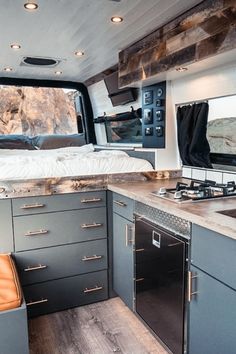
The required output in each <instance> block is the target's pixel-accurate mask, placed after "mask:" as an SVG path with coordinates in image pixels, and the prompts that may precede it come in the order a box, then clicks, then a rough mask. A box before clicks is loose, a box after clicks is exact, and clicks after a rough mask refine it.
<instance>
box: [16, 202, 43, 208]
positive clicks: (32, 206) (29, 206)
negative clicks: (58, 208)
mask: <svg viewBox="0 0 236 354" xmlns="http://www.w3.org/2000/svg"><path fill="white" fill-rule="evenodd" d="M43 207H45V204H38V203H36V204H24V205H22V206H21V207H20V208H21V209H34V208H43Z"/></svg>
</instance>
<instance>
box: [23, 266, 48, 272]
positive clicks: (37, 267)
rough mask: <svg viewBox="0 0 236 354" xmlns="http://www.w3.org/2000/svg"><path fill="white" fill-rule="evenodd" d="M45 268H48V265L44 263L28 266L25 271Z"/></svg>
mask: <svg viewBox="0 0 236 354" xmlns="http://www.w3.org/2000/svg"><path fill="white" fill-rule="evenodd" d="M45 268H47V266H46V265H43V264H39V265H38V266H34V267H31V266H28V267H27V268H25V269H24V272H32V271H33V270H40V269H45Z"/></svg>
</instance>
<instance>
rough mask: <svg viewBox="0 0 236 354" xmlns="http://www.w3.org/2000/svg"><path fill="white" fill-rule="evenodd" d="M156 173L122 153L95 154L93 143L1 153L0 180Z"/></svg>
mask: <svg viewBox="0 0 236 354" xmlns="http://www.w3.org/2000/svg"><path fill="white" fill-rule="evenodd" d="M151 170H153V167H152V165H151V164H150V163H149V162H148V161H146V160H143V159H138V158H134V157H130V156H129V155H128V154H127V153H126V152H123V151H119V150H101V151H99V152H95V151H94V147H93V145H92V144H87V145H84V146H82V147H66V148H60V149H53V150H6V149H3V150H0V179H1V180H12V179H33V178H50V177H66V176H84V175H96V174H111V173H124V172H141V171H151Z"/></svg>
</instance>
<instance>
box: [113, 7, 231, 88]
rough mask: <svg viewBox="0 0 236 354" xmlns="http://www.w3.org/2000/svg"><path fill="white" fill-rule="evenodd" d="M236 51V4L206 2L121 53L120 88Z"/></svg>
mask: <svg viewBox="0 0 236 354" xmlns="http://www.w3.org/2000/svg"><path fill="white" fill-rule="evenodd" d="M232 49H236V1H235V0H217V1H212V0H206V1H203V2H202V3H201V4H199V5H198V6H196V7H195V8H193V9H190V10H189V11H187V12H186V13H185V14H183V15H181V16H180V17H178V18H176V19H174V20H172V21H170V22H169V23H168V24H167V25H164V26H162V27H161V28H159V29H157V30H156V31H154V32H153V33H151V34H150V35H148V36H146V37H145V38H143V39H142V40H140V41H138V42H137V43H135V44H133V45H131V46H129V47H128V48H126V49H124V50H123V51H121V52H120V53H119V80H120V86H121V87H124V86H127V85H131V84H133V83H135V82H140V80H146V79H148V78H151V77H153V76H155V75H158V74H161V73H166V72H168V71H170V70H173V69H175V68H177V67H181V66H187V65H189V64H193V63H197V62H200V61H202V60H203V59H207V58H211V57H214V56H217V55H218V54H222V53H226V52H228V51H230V50H232Z"/></svg>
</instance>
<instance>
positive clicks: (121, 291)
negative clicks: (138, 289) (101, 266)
mask: <svg viewBox="0 0 236 354" xmlns="http://www.w3.org/2000/svg"><path fill="white" fill-rule="evenodd" d="M133 227H134V224H133V223H131V222H129V221H128V220H127V219H125V218H123V217H121V216H120V215H118V214H115V213H114V214H113V289H114V290H115V292H116V293H117V294H118V295H119V296H120V298H121V299H122V300H123V301H124V302H125V303H126V305H127V306H128V307H129V308H130V309H131V310H133V298H134V280H133V278H134V258H133V230H132V229H133Z"/></svg>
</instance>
